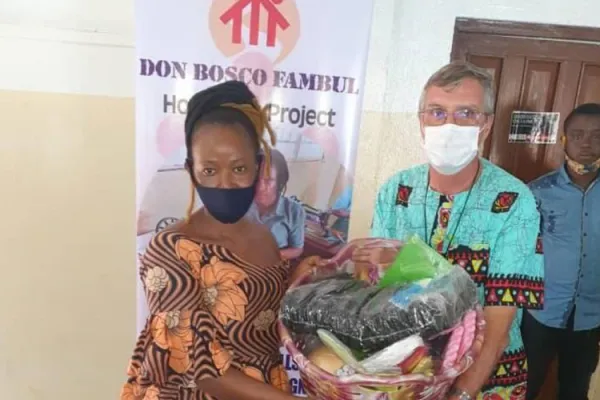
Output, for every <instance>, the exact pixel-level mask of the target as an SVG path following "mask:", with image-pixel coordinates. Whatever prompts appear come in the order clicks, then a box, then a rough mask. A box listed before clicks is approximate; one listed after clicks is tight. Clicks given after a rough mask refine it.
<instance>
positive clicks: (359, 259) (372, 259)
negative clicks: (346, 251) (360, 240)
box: [352, 247, 399, 267]
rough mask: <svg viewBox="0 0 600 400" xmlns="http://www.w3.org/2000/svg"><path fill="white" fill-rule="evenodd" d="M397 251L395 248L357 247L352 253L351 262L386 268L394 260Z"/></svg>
mask: <svg viewBox="0 0 600 400" xmlns="http://www.w3.org/2000/svg"><path fill="white" fill-rule="evenodd" d="M398 250H399V249H398V248H395V247H358V248H357V249H356V250H354V252H353V253H352V261H354V262H355V263H357V264H359V263H365V264H371V265H382V266H384V267H387V266H389V265H390V264H391V263H393V262H394V260H395V259H396V255H397V254H398Z"/></svg>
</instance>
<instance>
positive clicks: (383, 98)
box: [0, 0, 600, 400]
mask: <svg viewBox="0 0 600 400" xmlns="http://www.w3.org/2000/svg"><path fill="white" fill-rule="evenodd" d="M140 1H142V0H140ZM205 1H208V0H205ZM299 1H309V0H299ZM314 1H321V0H314ZM356 1H358V0H356ZM375 4H376V5H375V8H376V9H375V16H374V21H373V30H372V37H371V39H372V40H371V49H370V56H369V65H368V75H369V77H368V79H367V82H366V91H365V96H366V98H365V113H364V118H363V119H364V123H363V129H362V131H361V138H360V149H359V156H358V164H357V183H356V186H357V190H355V198H354V203H353V219H352V232H353V233H354V234H355V235H362V234H364V233H365V232H366V231H367V229H368V225H369V221H370V218H371V207H372V202H373V198H374V194H375V190H376V188H377V186H378V185H379V184H380V183H381V182H383V180H385V179H386V178H387V177H388V176H389V175H390V174H391V173H392V172H393V171H395V170H398V169H400V168H403V167H406V166H408V165H410V164H413V163H415V162H418V161H419V160H421V158H422V157H421V152H420V149H419V144H418V136H417V132H416V118H415V110H416V103H417V99H418V97H419V92H420V87H421V85H422V84H423V83H424V81H425V80H426V78H427V77H428V75H429V74H430V73H431V72H433V71H434V70H435V69H436V68H438V67H440V66H441V65H442V64H444V63H445V62H447V61H448V59H449V54H450V47H451V42H452V34H453V26H454V20H455V18H456V17H457V16H461V17H477V18H493V19H505V20H517V21H532V22H546V23H557V24H574V25H589V26H600V2H599V1H598V0H571V1H564V0H504V1H500V0H487V1H481V0H445V1H443V0H375ZM133 35H134V12H133V2H132V1H123V0H52V1H49V0H2V1H1V2H0V97H1V98H0V105H2V107H3V108H0V126H2V127H3V128H2V130H0V135H2V138H1V140H2V143H3V144H4V143H6V139H7V138H10V144H11V146H0V181H2V182H9V183H11V184H12V182H18V181H19V179H18V178H19V177H21V176H26V177H29V178H23V179H31V182H32V183H31V184H28V185H25V184H23V182H20V183H21V186H19V187H20V190H21V191H20V192H19V196H23V198H26V199H28V201H20V200H19V198H17V197H15V198H14V199H12V198H11V199H9V203H8V204H9V206H7V209H3V210H2V211H3V212H8V213H9V214H10V215H9V217H11V218H10V219H9V222H8V225H7V222H6V220H5V221H4V223H3V229H4V232H8V234H5V235H4V236H1V235H0V254H2V257H3V261H2V262H1V263H0V268H1V270H2V272H3V274H2V276H3V278H2V281H1V282H0V300H1V301H0V321H1V322H0V388H1V389H0V398H2V399H6V400H33V399H41V400H71V399H73V400H79V399H86V400H107V399H109V398H116V393H117V392H118V387H119V384H120V382H121V379H122V377H124V372H125V367H126V362H127V358H128V356H129V353H128V352H127V351H126V350H124V349H129V348H131V345H132V344H133V340H134V337H133V335H134V333H135V318H133V317H132V315H131V314H132V312H133V309H134V307H135V304H134V301H135V293H134V288H135V283H134V280H135V274H134V273H133V271H132V270H131V269H129V266H130V265H131V268H133V257H134V252H135V248H134V240H133V236H134V230H133V223H134V220H135V217H134V215H133V214H134V200H133V195H132V193H133V190H129V191H127V192H126V193H125V194H124V195H122V197H119V199H123V200H122V201H123V202H127V203H128V204H129V202H130V206H126V207H122V209H121V213H122V215H121V216H120V217H121V218H124V219H125V220H126V222H125V223H121V225H118V224H114V226H115V227H116V226H119V227H126V228H127V227H128V226H129V225H128V223H129V222H127V221H129V219H130V221H131V229H130V230H128V229H126V228H125V229H121V228H119V229H115V230H112V231H111V230H110V227H111V223H110V220H109V221H107V222H106V223H105V224H106V225H105V226H103V228H102V229H97V228H95V226H96V225H94V224H100V223H102V220H104V219H107V218H108V216H107V218H104V217H103V215H96V213H101V212H107V211H106V210H102V209H101V206H102V202H99V203H95V204H96V207H100V208H98V209H96V208H93V207H92V206H87V207H89V208H86V203H83V205H82V203H81V201H82V200H81V198H78V197H77V196H73V195H70V194H71V193H72V192H71V193H69V194H64V196H63V197H52V196H47V193H45V192H40V191H39V187H40V185H41V184H42V183H43V184H44V185H46V186H45V187H48V188H51V187H52V185H53V182H52V181H44V182H39V183H38V182H35V179H36V177H39V176H40V175H39V171H38V170H36V168H35V167H36V166H37V165H36V163H37V162H39V163H42V166H43V168H50V167H52V166H60V167H61V168H62V169H61V171H63V170H64V171H67V170H69V168H70V171H71V173H72V174H74V176H73V177H69V178H72V180H73V182H78V183H77V184H78V185H79V184H83V185H85V184H89V185H90V187H93V185H98V181H97V180H93V179H94V177H96V176H99V175H100V172H97V171H98V169H103V170H104V169H106V168H105V167H104V166H103V164H102V162H107V161H110V162H113V163H120V164H119V165H116V166H115V165H111V166H110V171H119V170H120V168H121V167H122V168H123V169H127V170H128V171H130V170H131V164H133V159H132V157H133V152H132V153H131V158H129V157H128V156H127V154H121V155H119V156H118V157H117V156H115V157H112V153H111V152H110V151H105V150H102V149H98V147H97V146H111V145H117V146H118V145H119V134H120V135H125V138H124V140H126V141H127V143H128V146H130V145H131V142H132V140H133V135H134V132H133V125H132V122H131V121H128V120H127V118H126V116H127V115H130V113H132V112H133V110H132V109H130V107H131V106H132V102H131V101H130V100H127V99H130V98H132V97H133V94H134V67H135V60H134V47H133V43H134V37H133ZM7 91H14V92H12V93H9V92H7ZM40 93H49V94H52V93H67V94H72V95H77V96H79V97H76V100H73V98H74V97H71V98H70V99H71V100H68V99H66V97H52V98H51V100H47V99H48V97H47V96H46V94H44V95H41V94H40ZM89 95H92V96H107V97H106V98H102V99H104V100H102V101H98V102H96V101H92V100H89ZM98 98H99V97H98ZM116 98H122V99H123V101H121V100H119V101H117V100H114V99H116ZM41 99H46V100H43V101H42V100H41ZM54 99H60V101H61V103H60V104H61V107H67V106H66V105H65V104H70V105H69V106H68V107H70V108H63V109H61V110H58V109H57V110H56V111H55V110H54V109H52V110H51V111H50V112H48V113H47V114H48V115H46V117H45V118H48V119H49V121H50V122H52V123H56V121H53V120H52V115H53V114H54V113H56V115H60V118H67V117H68V116H69V115H70V113H81V112H82V111H81V110H86V111H85V112H94V110H95V108H96V107H98V104H100V105H104V104H106V105H110V107H113V108H111V110H115V111H114V112H113V111H111V112H113V113H114V114H113V115H116V114H117V113H118V114H119V116H120V118H121V120H122V121H123V122H122V123H120V122H117V123H115V124H113V125H107V126H106V128H104V127H102V128H101V129H100V128H98V126H88V125H86V123H87V122H86V121H88V120H89V124H92V123H93V124H99V123H100V122H102V121H104V120H106V118H107V117H106V116H105V115H104V114H103V113H102V111H104V110H98V111H97V115H96V114H94V115H76V116H73V115H70V118H73V119H74V120H73V121H67V122H65V123H64V124H66V125H65V126H64V127H63V125H61V124H58V125H54V126H53V128H54V129H55V133H60V132H62V131H63V130H64V132H68V135H69V136H65V138H63V139H62V140H56V141H55V142H51V141H48V142H47V143H45V144H44V145H45V146H46V147H45V149H44V151H45V152H44V153H43V154H42V155H43V156H44V157H45V158H43V159H42V158H35V157H34V156H33V155H31V154H34V153H33V152H34V150H35V149H34V148H32V147H31V146H36V143H37V142H35V141H33V139H32V136H30V135H31V132H33V133H37V136H36V137H35V138H36V139H35V140H43V138H44V130H45V129H46V128H47V126H45V125H43V124H38V125H40V126H37V125H36V120H35V119H36V117H38V115H31V116H29V118H31V121H27V120H25V121H22V120H13V119H11V118H10V117H12V114H13V113H16V112H21V113H22V114H23V115H24V116H25V117H27V116H28V114H27V108H28V107H31V103H32V102H35V103H36V104H37V106H38V107H48V106H49V104H50V105H51V104H52V103H53V102H54ZM79 99H81V102H83V101H84V100H85V102H87V103H86V104H87V105H86V106H85V107H83V106H82V107H80V108H79V107H77V106H76V105H74V104H78V103H79V102H80V100H79ZM111 99H112V100H111ZM125 100H127V101H125ZM3 113H6V114H3ZM75 117H77V118H75ZM115 118H116V117H115ZM7 121H8V122H7ZM5 123H7V124H8V125H5ZM31 124H33V125H34V128H35V129H30V130H25V128H27V129H29V128H30V125H31ZM69 124H70V125H69ZM119 124H121V126H123V127H124V128H123V129H125V128H126V132H118V134H117V133H112V136H110V140H113V142H110V141H108V139H107V140H105V141H98V140H99V139H98V138H94V139H96V141H94V142H90V141H89V140H87V139H86V136H85V135H86V133H87V134H91V132H94V134H96V132H98V131H100V132H101V131H102V129H114V127H115V126H119ZM67 125H68V126H67ZM65 135H67V133H65ZM127 135H130V136H127ZM131 146H132V145H131ZM101 150H102V151H103V153H101V154H100V155H98V152H99V151H101ZM18 152H22V153H18ZM85 152H90V156H92V155H93V156H94V157H95V158H94V160H99V161H98V162H100V163H99V164H93V163H92V162H89V163H88V164H87V167H86V168H88V169H87V170H86V171H87V172H86V174H85V175H82V173H80V172H78V171H79V169H80V164H77V163H81V162H84V161H85V160H84V157H83V156H82V154H85ZM92 152H93V153H92ZM57 154H60V156H58V155H57ZM69 155H70V156H71V157H73V160H78V161H77V163H75V162H73V164H74V165H71V164H69V157H68V156H69ZM52 157H54V158H52ZM23 160H25V161H23ZM94 162H96V161H94ZM13 164H14V165H13ZM15 165H16V167H15ZM67 165H70V167H69V168H67ZM23 171H25V172H26V173H27V175H24V174H25V172H23ZM19 174H21V175H19ZM115 174H118V172H112V175H111V174H105V176H104V178H102V179H105V181H103V182H102V183H103V184H105V185H110V184H111V180H110V179H115V178H114V177H115ZM44 176H45V177H46V178H47V179H56V181H55V184H54V186H56V184H62V183H64V182H61V181H60V180H61V179H64V178H63V177H62V176H61V175H56V176H52V174H50V173H47V174H46V175H44ZM116 176H118V177H119V179H121V180H125V182H122V181H120V185H121V186H119V187H118V189H113V192H111V193H113V194H114V195H115V196H117V195H118V194H119V192H120V191H123V190H126V189H123V188H126V187H131V188H133V187H134V181H133V179H134V178H133V175H116ZM98 179H99V178H98ZM34 183H35V184H34ZM10 189H12V187H11V188H10ZM78 193H79V192H78ZM92 197H93V196H90V197H89V198H86V199H88V200H86V201H91V200H89V199H91V198H92ZM0 198H2V199H3V201H6V197H5V195H3V196H2V197H0ZM52 201H54V202H55V203H52ZM119 201H121V200H119ZM0 204H3V207H4V204H6V203H4V202H3V203H0ZM31 204H33V205H34V206H35V205H36V204H38V205H39V207H38V208H35V207H33V208H32V206H31ZM109 204H110V203H109ZM112 204H113V206H112V207H114V208H116V206H115V205H114V204H115V203H114V199H113V203H112ZM56 207H61V208H60V209H63V210H67V209H69V208H73V209H76V210H77V212H78V213H79V214H77V215H80V216H81V219H82V221H81V222H80V224H79V225H77V226H78V227H79V228H78V229H81V230H79V231H74V232H71V233H72V234H75V235H77V236H78V237H79V238H78V240H81V243H88V242H90V241H92V242H94V241H96V242H98V243H100V244H102V247H101V251H102V252H103V253H102V254H104V253H108V254H112V253H114V254H115V256H114V257H113V259H111V262H114V263H118V265H108V266H106V265H102V263H103V262H105V261H104V260H105V259H106V260H108V259H109V258H96V257H92V258H91V259H90V260H89V261H86V260H84V259H81V258H78V257H74V256H73V255H72V254H71V255H69V254H67V253H68V252H67V251H66V250H65V251H61V250H62V248H63V247H64V241H63V238H61V237H60V235H57V234H56V233H57V232H61V231H60V229H61V228H62V227H64V225H62V224H61V223H60V219H55V218H54V216H53V215H52V210H54V209H56ZM127 207H129V208H127ZM86 213H87V214H86ZM85 215H96V216H95V218H89V219H87V221H88V222H87V223H86V217H85ZM12 216H14V218H12ZM34 219H37V220H38V221H39V224H37V225H36V224H34V223H27V224H24V223H23V222H24V221H26V222H31V221H32V220H34ZM38 225H41V226H44V229H43V230H42V231H40V232H34V234H35V235H36V236H39V237H40V238H41V239H43V240H44V241H45V243H46V244H47V245H46V248H48V249H55V251H53V252H51V253H48V254H39V255H37V256H38V258H37V259H39V260H40V263H37V262H36V263H35V264H34V262H33V261H32V259H31V258H29V257H25V255H27V254H28V252H30V253H36V250H35V248H34V247H32V246H30V244H29V243H30V242H29V241H30V238H31V236H32V232H31V229H32V227H35V226H38ZM107 232H110V234H107ZM3 238H8V239H10V240H8V239H7V240H3ZM84 239H85V240H87V242H85V241H84ZM77 243H79V242H77ZM81 243H80V244H79V245H78V246H82V245H81ZM123 243H126V246H129V243H130V244H131V257H128V256H126V255H123V256H122V255H120V254H121V253H118V254H117V252H116V250H114V249H116V248H119V249H123V245H122V244H123ZM119 246H120V247H119ZM80 249H81V247H80ZM80 251H83V250H80ZM95 260H96V263H95V264H94V261H95ZM98 260H100V261H98ZM44 261H45V262H46V265H50V266H51V268H52V270H51V271H49V270H48V269H46V268H44V265H43V262H44ZM41 271H42V272H43V274H42V275H40V272H41ZM50 272H51V273H50ZM40 276H42V277H46V278H45V279H42V278H40ZM6 277H11V278H14V279H18V282H20V284H19V286H15V284H14V283H11V281H9V280H7V279H6ZM98 278H100V280H98ZM82 280H83V281H85V284H82V283H81V281H82ZM99 281H101V282H104V283H105V284H106V285H108V286H107V287H108V289H104V288H103V287H101V286H99V285H98V284H94V282H99ZM111 283H112V286H111ZM49 284H50V285H51V289H52V290H51V291H50V292H49V289H48V287H49ZM15 287H18V288H19V289H18V291H19V293H17V289H15ZM21 288H22V289H21ZM128 288H131V290H129V289H128ZM23 291H27V292H26V293H21V292H23ZM130 292H131V293H130ZM48 293H53V294H54V295H53V297H46V296H47V295H48ZM59 294H61V295H60V296H59ZM70 294H72V295H70ZM77 296H81V297H77ZM90 305H93V306H90ZM40 307H47V308H48V312H47V311H46V309H45V308H42V309H40ZM94 307H96V308H94ZM105 309H106V310H105ZM53 310H57V312H58V311H60V312H61V313H62V314H61V319H56V318H52V317H51V315H48V313H51V312H53ZM65 310H68V313H67V312H66V311H65ZM101 311H102V313H100V312H101ZM109 312H110V313H109ZM69 313H70V314H72V319H71V320H69V324H68V329H67V328H65V325H64V321H67V316H68V315H69ZM98 313H100V314H98ZM41 317H43V320H44V321H45V324H44V325H43V326H37V324H36V322H35V321H36V320H35V319H34V318H41ZM32 319H34V320H33V322H32ZM53 321H54V323H53ZM111 321H113V325H111ZM125 321H130V322H125ZM127 323H129V324H130V326H123V324H127ZM28 327H31V329H26V328H28ZM117 329H118V330H119V334H114V331H115V330H117ZM129 330H130V331H131V337H130V336H128V334H127V332H128V331H129ZM90 349H93V351H91V350H90ZM99 358H101V362H100V361H98V360H99ZM121 371H122V372H121ZM596 399H598V397H596Z"/></svg>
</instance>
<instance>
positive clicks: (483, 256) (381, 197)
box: [372, 159, 544, 399]
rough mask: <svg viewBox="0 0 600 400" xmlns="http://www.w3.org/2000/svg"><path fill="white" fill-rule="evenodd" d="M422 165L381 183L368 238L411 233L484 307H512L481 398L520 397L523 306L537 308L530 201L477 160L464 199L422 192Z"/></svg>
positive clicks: (539, 274) (535, 219) (538, 267)
mask: <svg viewBox="0 0 600 400" xmlns="http://www.w3.org/2000/svg"><path fill="white" fill-rule="evenodd" d="M428 168H429V167H428V165H419V166H417V167H414V168H411V169H408V170H405V171H402V172H399V173H397V174H396V175H395V176H393V177H392V178H391V179H389V180H388V181H387V183H385V184H384V186H383V187H382V188H381V190H380V191H379V194H378V197H377V200H376V205H375V215H374V219H373V226H372V236H374V237H384V238H392V239H399V240H403V239H405V238H407V237H408V236H410V235H413V234H417V235H419V236H420V237H421V238H422V239H423V240H425V241H426V242H428V243H430V244H431V245H432V247H434V248H438V251H440V250H441V251H440V252H441V253H442V254H444V255H445V257H446V258H447V259H448V260H449V261H450V262H452V263H453V264H454V265H460V266H461V267H463V268H464V269H465V270H466V271H467V272H468V273H469V274H470V275H471V277H472V279H473V280H474V281H475V283H476V284H477V286H478V288H479V289H478V290H479V299H480V302H481V304H482V305H483V306H510V307H518V308H519V309H518V311H517V316H516V318H515V319H514V321H513V323H512V326H511V328H510V334H509V344H508V346H507V348H506V349H505V351H504V354H503V355H502V357H501V358H500V361H499V363H498V365H497V367H496V370H495V372H494V373H493V375H492V377H491V379H490V381H489V382H488V384H487V385H486V386H485V387H484V391H485V392H486V393H496V394H498V395H500V396H501V398H503V399H504V398H506V399H509V398H511V396H517V395H519V394H520V393H521V392H524V390H525V387H526V382H527V363H526V357H525V352H524V349H523V341H522V338H521V332H520V324H521V317H522V308H533V309H536V308H541V306H542V303H543V291H544V284H543V273H544V269H543V259H542V255H541V254H537V253H536V242H537V238H538V233H539V226H540V217H539V213H538V211H537V209H536V203H535V199H534V197H533V195H532V193H531V191H530V190H529V189H528V188H527V186H526V185H525V184H523V183H522V182H521V181H519V180H518V179H517V178H515V177H513V176H512V175H510V174H509V173H507V172H506V171H504V170H502V169H501V168H499V167H497V166H495V165H493V164H491V163H490V162H488V161H487V160H484V159H481V168H482V171H481V175H480V177H479V179H478V180H477V182H476V183H475V185H474V186H473V188H472V190H471V193H470V194H469V193H468V192H462V193H458V194H457V195H455V196H444V195H442V194H440V193H437V192H435V191H434V190H433V189H431V188H429V187H428V175H429V172H428V171H429V169H428ZM467 198H468V201H467ZM465 202H466V204H465ZM436 243H437V244H439V246H438V245H436ZM448 246H450V247H449V248H448Z"/></svg>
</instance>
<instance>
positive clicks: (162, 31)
mask: <svg viewBox="0 0 600 400" xmlns="http://www.w3.org/2000/svg"><path fill="white" fill-rule="evenodd" d="M371 15H372V0H362V1H357V2H354V3H353V4H352V6H351V7H349V6H348V2H347V0H327V1H321V0H302V1H300V0H212V1H209V0H178V1H175V2H165V1H162V0H144V1H141V0H139V1H137V2H136V22H137V25H136V46H137V66H136V74H137V78H136V79H137V81H136V83H137V87H136V121H137V128H136V141H137V148H136V157H137V160H136V167H137V186H136V194H137V213H138V225H137V251H138V254H139V255H141V254H143V252H144V249H145V247H146V246H147V244H148V242H149V241H150V239H151V237H152V236H153V235H154V234H155V233H156V232H158V231H160V230H162V229H164V228H166V227H167V226H169V225H171V224H173V223H175V222H177V221H179V220H180V219H181V218H183V217H184V215H185V212H186V208H187V205H188V201H189V196H190V179H189V176H188V174H187V172H186V171H185V169H184V166H183V163H184V160H185V155H186V153H185V144H184V130H183V121H184V118H185V112H186V107H187V101H188V99H189V98H190V97H191V96H192V95H193V94H194V93H195V92H197V91H198V90H201V89H204V88H207V87H209V86H211V85H214V84H217V83H220V82H224V81H226V80H241V81H244V82H246V83H247V84H248V85H249V87H250V88H251V89H252V90H253V92H254V93H255V94H256V96H257V97H258V99H259V101H260V103H261V104H262V105H263V106H264V107H265V109H266V111H267V113H268V116H269V119H270V121H271V124H272V126H273V128H274V130H275V132H276V134H277V137H278V143H277V149H278V150H279V151H280V152H281V154H282V155H283V156H284V158H285V160H284V163H283V166H281V165H279V166H278V165H277V163H274V164H273V165H274V168H276V169H281V170H276V171H275V178H274V179H275V180H276V181H277V182H276V183H277V184H276V185H273V186H274V187H276V188H281V190H279V189H278V190H277V193H276V196H273V198H274V199H276V200H274V203H273V204H272V205H271V206H270V207H269V206H268V204H267V205H266V206H265V204H263V203H261V202H260V201H259V197H260V196H261V192H260V190H259V192H258V193H257V197H256V200H255V205H253V209H252V210H251V212H255V213H257V214H256V215H257V216H258V218H259V219H260V220H261V221H263V222H264V223H265V224H267V225H268V226H269V227H270V228H271V232H272V233H273V236H274V238H275V240H276V241H277V243H278V244H279V247H280V249H281V251H282V255H283V254H288V253H286V251H287V252H289V254H292V256H290V258H292V257H293V258H294V259H295V260H296V261H295V262H297V260H298V259H301V258H302V257H305V256H308V255H315V254H316V255H320V256H323V257H330V256H332V255H333V254H335V253H336V252H337V250H338V249H339V248H340V247H341V246H342V245H343V244H344V242H345V240H346V238H347V231H348V221H349V218H350V215H349V211H350V204H351V202H352V178H353V171H354V163H355V156H356V145H357V138H358V131H359V122H360V115H361V108H362V107H361V106H362V89H363V84H364V77H365V67H366V59H367V48H368V42H369V31H370V26H371ZM283 170H287V172H288V173H287V174H286V173H284V172H282V171H283ZM286 176H287V177H289V179H285V177H286ZM282 180H283V181H282ZM267 186H268V185H267ZM264 190H265V191H268V190H267V189H264ZM265 193H266V192H265ZM268 198H269V196H268V195H266V194H264V193H263V195H262V200H264V201H267V199H268ZM262 200H261V201H262ZM196 204H199V205H200V201H199V199H197V202H196ZM263 206H264V207H263ZM261 207H262V208H261ZM263 208H264V210H266V211H268V212H262V211H263ZM294 210H296V211H294ZM298 210H299V211H298ZM298 215H300V216H302V218H301V220H299V219H298V218H295V216H298ZM147 316H148V310H147V308H146V302H145V298H144V294H143V290H142V287H141V284H140V285H138V331H139V330H141V329H142V328H143V326H144V324H145V321H146V318H147ZM282 352H283V353H284V355H283V357H284V364H285V367H286V369H287V370H288V372H289V376H290V381H291V384H292V387H293V390H294V393H295V394H297V395H299V396H303V395H304V391H303V388H302V384H301V382H300V380H299V377H298V372H297V367H296V366H295V365H294V363H293V361H292V360H291V358H290V357H289V356H288V355H287V354H285V352H284V351H283V350H282Z"/></svg>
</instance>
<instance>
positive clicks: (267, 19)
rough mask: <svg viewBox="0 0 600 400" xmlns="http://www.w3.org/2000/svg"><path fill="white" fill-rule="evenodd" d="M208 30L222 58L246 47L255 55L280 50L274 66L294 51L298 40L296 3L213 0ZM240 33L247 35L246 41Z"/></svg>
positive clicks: (260, 0)
mask: <svg viewBox="0 0 600 400" xmlns="http://www.w3.org/2000/svg"><path fill="white" fill-rule="evenodd" d="M209 28H210V32H211V34H212V37H213V40H214V42H215V45H216V46H217V48H218V49H219V51H221V53H223V55H224V56H225V57H228V58H229V57H234V56H236V55H238V54H241V53H242V52H243V51H244V49H247V46H252V47H255V48H256V51H258V52H262V51H261V48H262V49H265V48H279V49H280V52H279V55H278V56H277V57H276V59H275V60H273V63H274V64H277V63H279V62H281V61H282V60H283V59H285V58H286V57H287V56H288V55H289V54H290V53H291V52H292V51H293V50H294V48H295V47H296V44H297V43H298V39H299V38H300V28H301V27H300V14H299V11H298V5H297V0H212V4H211V7H210V11H209ZM243 33H247V34H248V36H247V40H244V39H243V38H244V37H246V36H245V35H243ZM261 34H262V35H263V37H264V41H262V40H261Z"/></svg>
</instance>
